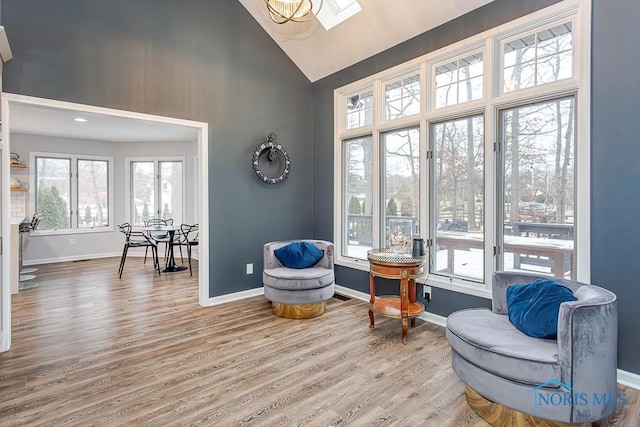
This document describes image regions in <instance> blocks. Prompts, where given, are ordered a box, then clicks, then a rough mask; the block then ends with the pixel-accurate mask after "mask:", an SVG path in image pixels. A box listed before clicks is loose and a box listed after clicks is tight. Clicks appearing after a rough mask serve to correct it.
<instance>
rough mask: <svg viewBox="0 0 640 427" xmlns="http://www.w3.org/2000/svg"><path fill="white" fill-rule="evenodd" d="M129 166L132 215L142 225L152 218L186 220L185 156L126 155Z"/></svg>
mask: <svg viewBox="0 0 640 427" xmlns="http://www.w3.org/2000/svg"><path fill="white" fill-rule="evenodd" d="M127 163H128V168H129V175H128V176H129V181H130V183H129V184H130V185H129V188H130V192H129V209H130V211H129V218H130V222H131V224H132V225H136V226H142V225H144V222H145V221H147V220H149V219H151V218H162V219H172V220H173V223H174V224H175V225H180V224H182V222H183V212H184V196H183V195H184V167H183V165H184V160H182V159H139V160H136V159H127Z"/></svg>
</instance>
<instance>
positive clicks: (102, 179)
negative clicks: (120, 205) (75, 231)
mask: <svg viewBox="0 0 640 427" xmlns="http://www.w3.org/2000/svg"><path fill="white" fill-rule="evenodd" d="M109 212H110V206H109V162H108V161H106V160H89V159H78V210H77V213H78V219H77V221H78V228H94V227H108V226H109Z"/></svg>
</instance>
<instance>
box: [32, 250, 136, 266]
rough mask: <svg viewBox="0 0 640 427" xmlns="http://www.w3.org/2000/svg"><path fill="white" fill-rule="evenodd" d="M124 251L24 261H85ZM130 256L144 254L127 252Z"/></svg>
mask: <svg viewBox="0 0 640 427" xmlns="http://www.w3.org/2000/svg"><path fill="white" fill-rule="evenodd" d="M121 256H122V252H113V253H105V254H87V255H73V256H66V257H56V258H42V259H36V260H29V261H26V260H25V261H24V263H23V264H24V265H41V264H55V263H57V262H69V261H85V260H88V259H100V258H112V257H118V258H119V257H121ZM129 256H141V257H143V256H144V253H142V254H139V255H138V254H133V253H132V254H127V257H129Z"/></svg>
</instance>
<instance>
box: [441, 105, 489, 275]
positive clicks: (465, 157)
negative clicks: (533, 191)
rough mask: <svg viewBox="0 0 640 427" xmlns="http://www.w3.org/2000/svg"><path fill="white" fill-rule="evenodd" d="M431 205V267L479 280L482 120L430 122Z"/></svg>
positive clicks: (482, 242)
mask: <svg viewBox="0 0 640 427" xmlns="http://www.w3.org/2000/svg"><path fill="white" fill-rule="evenodd" d="M431 144H432V145H431V146H432V147H433V159H434V168H433V171H432V173H433V176H432V182H433V183H434V186H433V189H434V191H433V192H432V193H431V194H432V206H434V211H435V218H434V225H435V226H436V229H437V233H436V236H435V237H436V238H435V248H436V249H435V250H434V252H433V255H434V258H435V262H434V266H433V267H432V268H433V271H434V272H436V273H439V274H443V275H447V276H460V277H465V278H469V279H473V280H482V279H483V278H484V245H485V240H484V118H483V116H473V117H466V118H462V119H457V120H449V121H445V122H440V123H434V124H433V125H432V126H431Z"/></svg>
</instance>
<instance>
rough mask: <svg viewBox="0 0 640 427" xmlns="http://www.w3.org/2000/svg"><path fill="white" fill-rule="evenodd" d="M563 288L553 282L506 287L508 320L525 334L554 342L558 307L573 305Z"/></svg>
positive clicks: (569, 291) (567, 292)
mask: <svg viewBox="0 0 640 427" xmlns="http://www.w3.org/2000/svg"><path fill="white" fill-rule="evenodd" d="M577 300H578V298H576V297H574V296H573V293H572V292H571V290H570V289H569V288H567V287H566V286H562V285H561V284H560V283H558V282H554V281H553V280H542V279H538V280H534V281H533V282H531V283H525V284H523V285H511V286H509V287H507V311H508V313H509V320H510V321H511V323H513V325H514V326H515V327H516V328H518V329H519V330H520V331H522V332H524V333H525V334H527V335H529V336H531V337H535V338H546V339H555V338H556V337H557V335H558V313H559V312H560V304H562V303H563V302H565V301H577Z"/></svg>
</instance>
